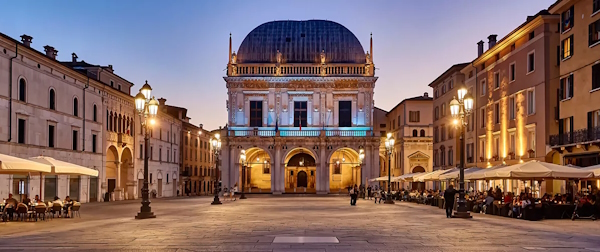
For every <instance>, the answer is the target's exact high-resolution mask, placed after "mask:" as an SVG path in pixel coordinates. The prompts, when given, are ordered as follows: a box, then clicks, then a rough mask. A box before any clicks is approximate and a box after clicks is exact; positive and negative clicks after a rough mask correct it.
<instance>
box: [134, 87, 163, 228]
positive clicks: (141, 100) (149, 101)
mask: <svg viewBox="0 0 600 252" xmlns="http://www.w3.org/2000/svg"><path fill="white" fill-rule="evenodd" d="M151 92H152V88H151V87H150V85H148V81H146V84H144V86H142V88H141V89H140V92H139V93H138V94H137V95H136V96H135V109H136V110H137V112H138V114H139V116H140V120H141V122H142V129H144V185H143V187H142V207H141V208H140V212H139V213H138V214H137V215H136V216H135V218H136V219H148V218H156V215H154V213H153V212H152V209H151V208H150V199H149V197H148V158H150V153H149V152H148V150H149V148H148V145H150V127H151V126H152V124H154V122H155V121H154V117H156V114H157V112H158V101H156V99H154V97H151V96H150V94H151Z"/></svg>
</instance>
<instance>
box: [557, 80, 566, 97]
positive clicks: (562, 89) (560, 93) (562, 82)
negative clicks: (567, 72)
mask: <svg viewBox="0 0 600 252" xmlns="http://www.w3.org/2000/svg"><path fill="white" fill-rule="evenodd" d="M558 97H559V100H563V99H565V79H560V86H559V89H558Z"/></svg>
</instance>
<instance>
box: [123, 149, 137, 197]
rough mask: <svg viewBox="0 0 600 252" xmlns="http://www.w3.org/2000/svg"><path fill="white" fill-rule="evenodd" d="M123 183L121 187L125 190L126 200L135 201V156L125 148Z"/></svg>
mask: <svg viewBox="0 0 600 252" xmlns="http://www.w3.org/2000/svg"><path fill="white" fill-rule="evenodd" d="M120 160H121V172H120V174H121V177H120V179H121V181H120V187H121V188H122V189H123V190H124V192H126V193H125V195H124V197H125V199H133V198H134V193H135V186H134V182H135V180H134V169H133V154H132V153H131V150H130V149H129V148H127V147H125V148H123V152H122V153H121V159H120Z"/></svg>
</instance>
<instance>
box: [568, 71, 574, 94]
mask: <svg viewBox="0 0 600 252" xmlns="http://www.w3.org/2000/svg"><path fill="white" fill-rule="evenodd" d="M573 83H574V82H573V75H572V74H571V75H569V87H568V88H569V95H570V97H573V86H574V85H573Z"/></svg>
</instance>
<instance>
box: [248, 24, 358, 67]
mask: <svg viewBox="0 0 600 252" xmlns="http://www.w3.org/2000/svg"><path fill="white" fill-rule="evenodd" d="M277 50H279V52H281V56H282V62H285V63H318V62H321V56H320V55H321V51H323V50H324V51H325V62H327V63H365V62H366V59H365V51H364V50H363V47H362V45H361V44H360V42H359V41H358V39H357V38H356V36H354V34H353V33H352V32H351V31H350V30H348V29H347V28H346V27H344V26H343V25H341V24H338V23H336V22H332V21H327V20H306V21H273V22H267V23H264V24H262V25H260V26H258V27H256V28H254V30H252V31H251V32H250V33H248V35H247V36H246V38H244V41H242V44H241V45H240V48H239V50H238V52H237V62H238V63H274V62H277Z"/></svg>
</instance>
